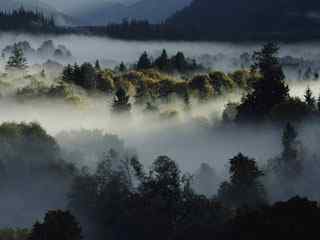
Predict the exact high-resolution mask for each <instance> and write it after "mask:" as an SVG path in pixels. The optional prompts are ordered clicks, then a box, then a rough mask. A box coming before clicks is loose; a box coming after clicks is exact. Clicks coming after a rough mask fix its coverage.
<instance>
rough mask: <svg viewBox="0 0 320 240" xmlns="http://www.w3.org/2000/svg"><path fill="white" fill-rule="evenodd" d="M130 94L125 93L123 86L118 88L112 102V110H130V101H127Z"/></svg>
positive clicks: (118, 111) (122, 111)
mask: <svg viewBox="0 0 320 240" xmlns="http://www.w3.org/2000/svg"><path fill="white" fill-rule="evenodd" d="M129 100H130V96H128V95H127V93H126V91H125V90H124V89H123V88H121V87H120V88H119V89H118V90H117V92H116V96H115V98H114V102H113V106H112V107H113V111H114V112H117V113H124V112H130V110H131V103H130V102H129Z"/></svg>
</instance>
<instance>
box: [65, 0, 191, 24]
mask: <svg viewBox="0 0 320 240" xmlns="http://www.w3.org/2000/svg"><path fill="white" fill-rule="evenodd" d="M190 3H191V0H162V1H160V0H139V1H137V2H134V3H132V2H131V3H130V2H129V3H128V2H126V3H123V2H94V3H93V4H92V5H91V6H88V7H86V8H80V9H77V8H75V9H74V10H71V11H70V14H71V15H72V16H74V17H75V18H77V19H80V20H81V21H82V22H83V23H86V24H89V25H105V24H107V23H110V22H121V21H122V20H123V19H125V18H127V19H137V20H148V21H149V22H151V23H159V22H161V21H164V20H165V19H166V18H168V17H170V16H171V15H172V14H174V13H175V12H176V11H178V10H181V9H182V8H184V7H185V6H187V5H189V4H190Z"/></svg>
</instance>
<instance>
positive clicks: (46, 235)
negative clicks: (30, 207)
mask: <svg viewBox="0 0 320 240" xmlns="http://www.w3.org/2000/svg"><path fill="white" fill-rule="evenodd" d="M81 232H82V230H81V227H80V225H79V223H78V222H77V221H76V219H75V217H74V216H73V215H72V214H71V213H70V212H68V211H66V212H65V211H61V210H57V211H49V212H48V213H47V214H46V216H45V218H44V221H43V223H39V222H37V223H35V225H34V226H33V229H32V231H31V234H30V236H29V240H56V239H60V240H80V239H82V235H81Z"/></svg>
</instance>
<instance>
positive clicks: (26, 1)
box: [0, 0, 76, 25]
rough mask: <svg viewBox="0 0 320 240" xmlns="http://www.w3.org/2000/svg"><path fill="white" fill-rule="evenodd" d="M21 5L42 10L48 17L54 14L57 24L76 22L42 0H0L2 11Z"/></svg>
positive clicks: (17, 7) (28, 8)
mask: <svg viewBox="0 0 320 240" xmlns="http://www.w3.org/2000/svg"><path fill="white" fill-rule="evenodd" d="M21 7H23V8H25V9H26V10H32V11H39V12H42V13H43V14H44V15H46V16H48V17H51V16H53V17H54V19H55V22H56V24H57V25H73V24H74V23H75V22H76V21H75V20H74V19H72V18H71V17H69V16H67V15H65V14H63V13H61V12H59V11H58V10H56V9H55V8H53V7H51V6H50V5H48V4H46V3H44V2H42V1H40V0H0V10H1V11H11V10H15V9H19V8H21Z"/></svg>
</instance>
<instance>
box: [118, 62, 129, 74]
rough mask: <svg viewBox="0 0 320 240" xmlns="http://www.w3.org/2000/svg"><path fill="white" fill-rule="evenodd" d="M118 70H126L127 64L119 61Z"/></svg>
mask: <svg viewBox="0 0 320 240" xmlns="http://www.w3.org/2000/svg"><path fill="white" fill-rule="evenodd" d="M119 71H120V72H125V71H127V66H126V65H125V64H124V62H121V63H120V65H119Z"/></svg>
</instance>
